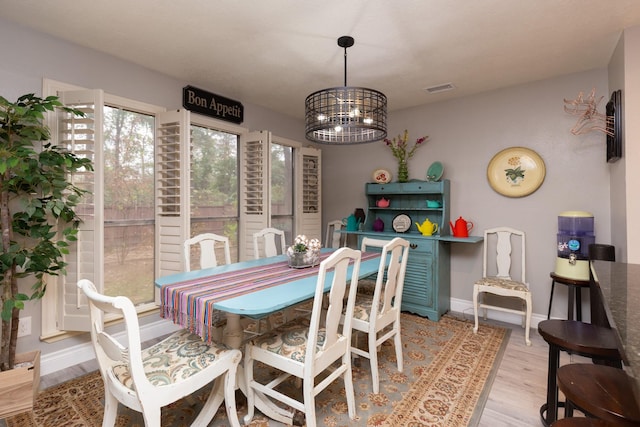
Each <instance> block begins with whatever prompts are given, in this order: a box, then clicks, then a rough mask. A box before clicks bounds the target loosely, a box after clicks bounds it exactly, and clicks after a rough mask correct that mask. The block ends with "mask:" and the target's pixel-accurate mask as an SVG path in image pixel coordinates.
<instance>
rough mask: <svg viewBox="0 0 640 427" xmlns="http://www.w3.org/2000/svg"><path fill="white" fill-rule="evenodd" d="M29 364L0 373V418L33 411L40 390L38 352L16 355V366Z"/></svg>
mask: <svg viewBox="0 0 640 427" xmlns="http://www.w3.org/2000/svg"><path fill="white" fill-rule="evenodd" d="M27 362H31V363H29V366H24V367H17V368H15V369H12V370H10V371H4V372H0V418H7V417H11V416H13V415H16V414H19V413H21V412H26V411H31V410H33V404H34V402H35V400H36V397H37V396H38V389H39V388H40V351H37V350H36V351H31V352H29V353H23V354H18V355H16V364H19V363H27Z"/></svg>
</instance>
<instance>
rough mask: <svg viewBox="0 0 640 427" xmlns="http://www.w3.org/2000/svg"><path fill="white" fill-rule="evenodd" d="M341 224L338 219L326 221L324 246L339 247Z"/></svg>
mask: <svg viewBox="0 0 640 427" xmlns="http://www.w3.org/2000/svg"><path fill="white" fill-rule="evenodd" d="M342 227H343V224H342V221H340V220H334V221H329V222H328V223H327V234H326V237H325V239H324V247H325V248H334V249H336V248H339V247H340V246H341V244H340V243H341V240H342V233H340V230H342Z"/></svg>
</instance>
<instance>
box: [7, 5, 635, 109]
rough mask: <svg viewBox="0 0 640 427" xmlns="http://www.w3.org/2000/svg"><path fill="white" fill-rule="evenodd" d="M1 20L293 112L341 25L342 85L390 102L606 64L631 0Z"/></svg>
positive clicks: (69, 14) (326, 69)
mask: <svg viewBox="0 0 640 427" xmlns="http://www.w3.org/2000/svg"><path fill="white" fill-rule="evenodd" d="M0 17H1V18H3V19H6V20H9V21H15V22H17V23H20V24H23V25H25V26H28V27H31V28H34V29H36V30H38V31H42V32H44V33H47V34H51V35H52V36H54V37H58V38H61V39H65V40H68V41H71V42H74V43H77V44H80V45H83V46H87V47H90V48H92V49H96V50H98V51H102V52H105V53H108V54H111V55H113V56H116V57H119V58H122V59H125V60H128V61H131V62H134V63H137V64H140V65H142V66H144V67H147V68H150V69H152V70H157V71H159V72H161V73H164V74H167V75H169V76H172V77H175V78H177V79H180V80H183V81H185V82H186V83H187V84H190V85H193V86H196V87H199V88H201V89H204V90H208V91H211V92H214V93H217V94H219V95H223V96H226V97H228V98H232V99H236V100H238V101H240V102H243V103H251V104H256V105H261V106H264V107H267V108H269V109H271V110H274V111H277V112H280V113H283V114H286V115H289V116H292V117H295V118H302V117H303V115H304V99H305V98H306V96H307V95H309V94H310V93H311V92H314V91H316V90H320V89H324V88H327V87H335V86H342V85H343V84H344V55H343V53H344V51H343V49H342V48H340V47H338V45H337V39H338V37H340V36H342V35H350V36H352V37H354V38H355V45H354V46H353V47H351V48H349V49H348V50H347V56H348V67H347V68H348V75H347V84H348V85H350V86H363V87H369V88H373V89H376V90H379V91H381V92H383V93H385V94H386V95H387V97H388V102H389V111H397V110H400V109H403V108H408V107H413V106H416V105H421V104H426V103H431V102H437V101H442V100H446V99H451V98H456V97H462V96H468V95H471V94H474V93H479V92H484V91H488V90H494V89H497V88H502V87H507V86H511V85H516V84H521V83H525V82H530V81H535V80H541V79H546V78H549V77H553V76H558V75H563V74H569V73H574V72H579V71H584V70H589V69H593V68H602V67H606V66H607V63H608V62H609V60H610V58H611V55H612V53H613V50H614V48H615V46H616V43H617V42H618V39H619V37H620V34H621V32H622V30H623V29H624V28H626V27H631V26H634V25H640V1H638V0H534V1H526V0H520V1H517V0H475V1H473V0H457V1H454V0H394V1H387V0H322V1H310V0H297V1H294V0H244V1H238V0H215V1H214V0H182V1H175V0H136V1H130V0H94V1H85V2H81V3H79V2H78V1H77V0H56V1H53V0H49V1H43V0H20V1H16V0H0ZM5 42H6V41H5ZM445 83H452V84H453V85H454V86H455V90H452V91H448V92H441V93H437V94H430V93H427V92H426V91H425V90H424V89H425V88H427V87H431V86H438V85H442V84H445ZM590 89H591V88H585V91H588V90H590Z"/></svg>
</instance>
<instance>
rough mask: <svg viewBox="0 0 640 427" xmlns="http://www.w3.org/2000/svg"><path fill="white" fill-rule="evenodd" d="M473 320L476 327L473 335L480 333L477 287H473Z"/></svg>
mask: <svg viewBox="0 0 640 427" xmlns="http://www.w3.org/2000/svg"><path fill="white" fill-rule="evenodd" d="M473 318H474V320H475V325H474V327H473V333H474V334H477V333H478V288H477V287H476V286H474V287H473Z"/></svg>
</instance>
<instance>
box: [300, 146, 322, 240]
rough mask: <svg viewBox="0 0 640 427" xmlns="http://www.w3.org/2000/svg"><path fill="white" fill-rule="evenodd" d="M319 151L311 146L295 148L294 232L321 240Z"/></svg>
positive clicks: (320, 169)
mask: <svg viewBox="0 0 640 427" xmlns="http://www.w3.org/2000/svg"><path fill="white" fill-rule="evenodd" d="M320 153H321V151H320V150H319V149H316V148H311V147H301V148H300V149H298V150H296V165H298V167H296V169H295V171H294V176H295V180H296V185H295V191H296V197H295V203H296V209H295V218H296V233H297V234H304V235H305V236H307V237H309V238H317V239H319V240H320V241H322V234H321V233H322V211H321V201H322V193H321V188H322V185H321V183H322V179H321V178H322V176H321V171H322V168H321V166H322V165H321V163H320V159H321V156H320Z"/></svg>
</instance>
